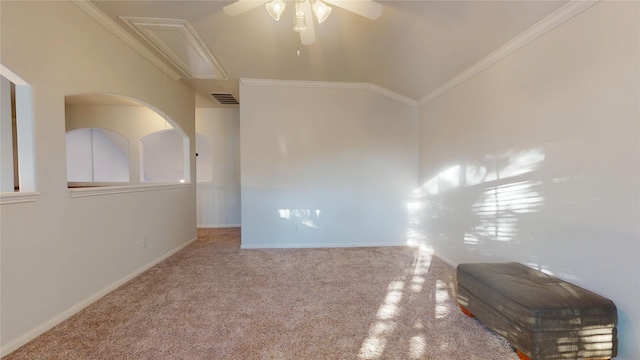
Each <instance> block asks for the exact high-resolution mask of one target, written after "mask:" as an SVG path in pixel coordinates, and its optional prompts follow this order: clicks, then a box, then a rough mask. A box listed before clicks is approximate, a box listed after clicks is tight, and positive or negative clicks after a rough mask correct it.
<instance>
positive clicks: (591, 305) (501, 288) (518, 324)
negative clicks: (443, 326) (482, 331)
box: [457, 262, 618, 360]
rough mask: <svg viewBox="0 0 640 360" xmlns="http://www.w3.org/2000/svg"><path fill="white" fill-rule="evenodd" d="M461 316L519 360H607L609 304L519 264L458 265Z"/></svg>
mask: <svg viewBox="0 0 640 360" xmlns="http://www.w3.org/2000/svg"><path fill="white" fill-rule="evenodd" d="M457 276H458V303H459V304H460V308H461V309H462V311H463V312H464V313H465V314H467V315H469V316H475V317H476V318H478V320H480V321H481V322H482V323H483V324H484V325H486V326H487V327H489V328H490V329H492V330H493V331H495V332H496V333H498V334H500V335H502V336H503V337H504V338H505V339H506V340H507V341H508V342H509V344H511V346H513V347H514V348H516V350H517V351H518V355H519V356H520V358H521V359H534V360H546V359H610V358H612V357H615V356H616V354H617V349H618V340H617V334H616V325H617V323H618V314H617V310H616V306H615V304H614V303H613V302H612V301H611V300H609V299H606V298H604V297H602V296H600V295H597V294H595V293H593V292H590V291H588V290H585V289H583V288H580V287H578V286H575V285H572V284H570V283H567V282H566V281H563V280H560V279H558V278H555V277H553V276H550V275H547V274H545V273H542V272H540V271H537V270H534V269H531V268H529V267H527V266H525V265H522V264H519V263H514V262H512V263H480V264H460V265H458V269H457Z"/></svg>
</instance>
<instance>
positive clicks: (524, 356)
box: [516, 349, 531, 360]
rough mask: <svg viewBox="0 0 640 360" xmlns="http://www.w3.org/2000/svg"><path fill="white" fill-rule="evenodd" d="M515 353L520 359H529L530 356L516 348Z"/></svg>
mask: <svg viewBox="0 0 640 360" xmlns="http://www.w3.org/2000/svg"><path fill="white" fill-rule="evenodd" d="M516 353H517V354H518V357H519V358H520V360H531V358H529V357H528V356H527V355H525V354H523V353H522V352H520V350H518V349H516Z"/></svg>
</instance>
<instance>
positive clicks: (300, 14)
mask: <svg viewBox="0 0 640 360" xmlns="http://www.w3.org/2000/svg"><path fill="white" fill-rule="evenodd" d="M303 1H304V0H303ZM300 3H301V1H298V0H296V16H295V18H294V20H293V31H296V32H303V31H305V30H307V23H306V21H305V19H304V18H305V15H304V11H303V10H302V9H301V8H300Z"/></svg>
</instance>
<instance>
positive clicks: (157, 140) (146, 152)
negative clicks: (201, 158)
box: [140, 130, 185, 182]
mask: <svg viewBox="0 0 640 360" xmlns="http://www.w3.org/2000/svg"><path fill="white" fill-rule="evenodd" d="M140 141H141V142H142V162H143V166H142V168H143V172H142V178H143V179H144V181H145V182H185V179H184V176H183V175H184V156H183V155H184V154H183V143H182V137H181V136H180V134H178V132H177V131H175V130H166V131H159V132H155V133H153V134H150V135H148V136H146V137H144V138H142V139H141V140H140Z"/></svg>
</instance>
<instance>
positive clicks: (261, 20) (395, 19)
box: [92, 0, 567, 107]
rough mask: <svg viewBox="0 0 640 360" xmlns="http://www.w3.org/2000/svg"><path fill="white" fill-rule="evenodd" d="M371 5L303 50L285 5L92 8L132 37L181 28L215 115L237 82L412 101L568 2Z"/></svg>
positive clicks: (337, 15) (450, 0)
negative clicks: (379, 91) (204, 52)
mask: <svg viewBox="0 0 640 360" xmlns="http://www.w3.org/2000/svg"><path fill="white" fill-rule="evenodd" d="M353 1H358V0H353ZM378 2H379V3H381V4H382V5H383V6H384V10H383V13H382V15H381V16H380V17H379V18H378V19H377V20H369V19H366V18H364V17H361V16H358V15H355V14H353V13H350V12H348V11H346V10H344V9H341V8H338V7H335V6H334V8H333V12H332V13H331V15H330V16H329V18H328V19H327V20H326V21H325V22H323V23H322V24H318V23H317V22H316V23H315V31H316V38H317V40H316V42H315V43H314V44H312V45H307V46H305V45H300V39H299V36H298V33H296V32H294V31H292V22H293V21H292V18H293V10H292V9H293V7H292V6H288V7H287V8H286V10H285V12H284V14H283V15H282V19H281V20H280V21H279V22H276V21H274V20H273V19H272V18H271V17H270V16H269V14H268V13H267V11H266V10H265V8H264V6H258V7H256V8H254V9H252V10H250V11H247V12H245V13H243V14H241V15H238V16H229V15H227V14H225V13H224V12H223V10H222V8H223V7H224V6H226V5H229V4H231V3H233V1H189V0H183V1H114V0H107V1H100V0H93V1H92V3H93V4H94V5H95V6H96V7H97V8H98V9H99V10H101V11H102V12H103V13H104V14H105V15H106V16H108V17H109V18H111V19H112V20H113V21H114V22H116V23H117V24H118V25H120V26H121V27H122V29H124V30H125V31H127V32H130V33H131V35H133V36H135V37H136V38H139V35H137V34H136V33H135V32H134V31H133V30H132V29H131V28H130V27H129V26H127V25H126V24H125V23H124V22H123V20H122V19H121V17H153V18H169V19H181V20H187V21H188V22H189V24H190V25H191V26H192V27H193V29H195V31H196V32H197V34H198V35H199V37H200V38H201V39H202V40H203V42H204V43H205V45H206V47H208V49H209V50H210V51H211V53H212V54H213V55H214V56H215V58H216V59H217V60H218V62H219V64H220V65H221V67H222V68H223V69H224V71H225V73H226V74H227V76H228V79H217V80H211V79H188V78H185V79H184V80H185V81H186V82H187V83H188V84H190V85H191V86H192V87H193V88H194V89H195V90H196V93H197V94H198V96H197V100H196V105H197V106H200V107H207V106H220V105H219V104H218V103H217V102H216V101H215V100H214V99H213V98H211V97H210V96H209V95H208V94H210V93H212V92H228V93H232V94H234V95H235V96H236V97H239V93H238V88H239V83H238V80H239V79H240V78H259V79H281V80H306V81H339V82H364V83H371V84H374V85H377V86H380V87H382V88H385V89H387V90H390V91H392V92H395V93H397V94H400V95H402V96H405V97H408V98H410V99H414V100H416V101H418V100H420V99H421V98H423V97H425V96H427V95H428V94H429V93H430V92H431V91H433V90H434V89H436V88H438V87H439V86H441V85H442V84H444V83H445V82H447V81H448V80H449V79H451V78H452V77H454V76H455V75H457V74H458V73H460V72H461V71H463V70H464V69H466V68H468V67H469V66H471V65H473V64H474V63H476V62H478V61H479V60H481V59H482V58H484V57H485V56H487V55H489V54H490V53H491V52H493V51H494V50H496V49H498V48H499V47H500V46H502V45H504V44H505V43H507V42H508V41H509V40H511V39H513V38H514V37H516V36H517V35H518V34H520V33H522V32H524V31H525V30H527V29H528V28H530V27H531V26H533V25H534V24H536V23H538V22H539V21H541V20H542V19H544V18H545V17H546V16H548V15H549V14H551V13H552V12H554V11H556V10H557V9H558V8H560V7H561V6H562V5H564V4H566V2H567V1H540V0H537V1H526V0H512V1H484V0H474V1H460V0H446V1H419V0H418V1H417V0H413V1H403V0H391V1H378ZM145 46H146V45H145ZM297 50H300V54H299V55H298V54H297ZM240 101H242V99H240Z"/></svg>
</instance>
